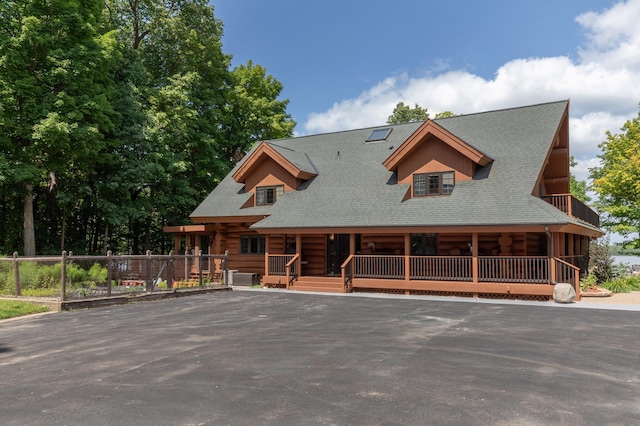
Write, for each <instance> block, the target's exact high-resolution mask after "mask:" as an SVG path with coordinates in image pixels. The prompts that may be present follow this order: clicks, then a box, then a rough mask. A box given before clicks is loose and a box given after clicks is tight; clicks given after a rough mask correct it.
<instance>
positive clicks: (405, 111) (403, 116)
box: [387, 102, 429, 124]
mask: <svg viewBox="0 0 640 426" xmlns="http://www.w3.org/2000/svg"><path fill="white" fill-rule="evenodd" d="M428 118H429V111H428V110H427V108H422V107H421V106H420V105H418V104H415V106H414V107H413V108H411V107H410V106H409V105H405V104H404V102H398V103H397V104H396V107H395V108H394V109H393V112H392V113H391V115H390V116H389V118H387V124H400V123H410V122H412V121H424V120H426V119H428Z"/></svg>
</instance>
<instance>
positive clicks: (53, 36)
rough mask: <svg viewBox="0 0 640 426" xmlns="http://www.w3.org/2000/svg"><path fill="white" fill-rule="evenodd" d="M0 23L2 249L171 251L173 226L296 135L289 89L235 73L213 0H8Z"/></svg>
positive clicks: (255, 68)
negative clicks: (275, 141) (275, 143)
mask: <svg viewBox="0 0 640 426" xmlns="http://www.w3.org/2000/svg"><path fill="white" fill-rule="evenodd" d="M0 19H2V22H3V25H2V26H0V126H1V129H2V131H0V148H1V149H0V153H1V154H2V155H1V156H0V201H1V206H0V219H2V220H3V224H4V225H5V226H4V227H3V230H0V253H2V252H5V253H8V252H12V251H13V250H16V249H17V248H18V246H19V242H20V241H21V240H23V239H24V240H25V245H24V248H23V250H22V251H23V252H24V253H26V254H34V252H35V251H36V247H37V252H39V253H49V252H57V251H59V250H60V249H61V248H63V249H66V250H73V251H74V252H76V253H84V252H104V250H105V249H108V248H110V249H112V250H114V251H117V252H136V253H138V252H142V251H144V250H147V249H152V250H154V251H160V252H166V251H167V250H168V249H169V248H170V246H171V242H170V241H169V239H168V237H167V236H166V235H164V234H163V233H162V226H163V225H165V224H169V223H171V224H179V223H183V222H184V221H185V220H186V218H187V217H188V215H189V213H190V212H191V211H192V210H193V208H194V207H195V206H196V205H197V203H198V202H199V201H200V200H202V199H203V198H204V197H205V196H206V194H207V193H208V192H209V191H211V190H212V189H213V188H214V187H215V185H216V184H217V183H218V182H219V181H220V180H221V179H222V178H223V177H224V176H225V175H226V174H227V173H228V172H229V170H230V169H231V168H232V167H233V166H234V164H235V162H236V161H237V160H238V159H239V158H241V157H242V155H243V154H244V152H246V150H248V149H249V148H250V146H251V144H252V143H253V142H255V141H257V140H260V139H267V138H277V137H285V136H291V135H292V134H293V128H294V126H295V122H294V121H293V120H291V117H290V116H289V114H287V112H286V107H287V103H288V101H287V100H280V99H278V98H279V96H280V94H281V92H282V84H281V83H280V82H278V81H277V80H276V79H275V78H273V77H272V76H270V75H268V74H267V73H266V70H265V69H264V68H262V67H261V66H259V65H254V64H253V63H252V62H249V63H247V64H246V65H241V66H238V67H236V68H235V69H231V68H230V62H231V57H230V55H228V54H225V53H223V51H222V22H221V21H220V20H219V19H217V18H216V17H215V15H214V9H213V7H212V6H211V5H210V4H209V2H207V1H206V0H106V1H104V0H83V1H79V0H50V1H44V0H17V1H5V2H3V3H2V4H0ZM31 217H33V219H31ZM29 221H31V224H30V225H29V226H27V225H28V222H29ZM23 224H24V225H23ZM29 227H31V229H30V230H29V229H28V228H29ZM23 229H24V231H23ZM27 242H28V243H27Z"/></svg>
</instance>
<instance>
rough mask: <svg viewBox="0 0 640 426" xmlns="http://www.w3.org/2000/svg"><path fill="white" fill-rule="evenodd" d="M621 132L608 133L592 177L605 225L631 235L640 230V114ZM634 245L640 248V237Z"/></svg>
mask: <svg viewBox="0 0 640 426" xmlns="http://www.w3.org/2000/svg"><path fill="white" fill-rule="evenodd" d="M621 131H622V132H621V133H618V134H614V133H611V132H607V139H606V140H605V141H604V142H602V143H601V144H600V145H599V146H600V149H602V154H600V155H599V156H598V157H599V158H600V162H601V165H600V167H596V168H593V169H591V178H592V179H593V189H594V191H595V192H596V193H597V194H598V201H597V204H596V206H597V207H598V209H599V211H600V213H601V214H602V213H604V215H603V216H604V217H603V219H604V220H603V223H602V224H603V226H604V227H605V228H606V229H608V230H610V231H613V232H618V233H620V234H622V235H625V236H627V235H630V234H633V233H637V232H638V231H640V113H638V116H637V117H635V118H633V119H631V120H628V121H627V122H626V123H625V124H624V125H623V126H622V128H621ZM632 245H633V246H635V247H640V239H635V240H634V242H633V244H632Z"/></svg>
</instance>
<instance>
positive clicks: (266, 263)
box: [264, 234, 271, 275]
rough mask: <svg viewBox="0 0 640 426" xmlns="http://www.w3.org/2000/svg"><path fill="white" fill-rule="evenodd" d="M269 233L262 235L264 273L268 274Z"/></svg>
mask: <svg viewBox="0 0 640 426" xmlns="http://www.w3.org/2000/svg"><path fill="white" fill-rule="evenodd" d="M270 240H271V238H270V237H269V234H267V235H265V236H264V274H265V275H269V241H270Z"/></svg>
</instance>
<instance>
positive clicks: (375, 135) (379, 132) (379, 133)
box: [365, 127, 391, 142]
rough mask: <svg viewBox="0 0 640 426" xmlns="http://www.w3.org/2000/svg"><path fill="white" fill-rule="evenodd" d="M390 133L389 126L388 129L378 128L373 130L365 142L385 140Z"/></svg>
mask: <svg viewBox="0 0 640 426" xmlns="http://www.w3.org/2000/svg"><path fill="white" fill-rule="evenodd" d="M389 133H391V128H390V127H387V128H386V129H376V130H374V131H372V132H371V134H370V135H369V137H368V138H367V140H366V141H365V142H375V141H383V140H385V139H387V137H389Z"/></svg>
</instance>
